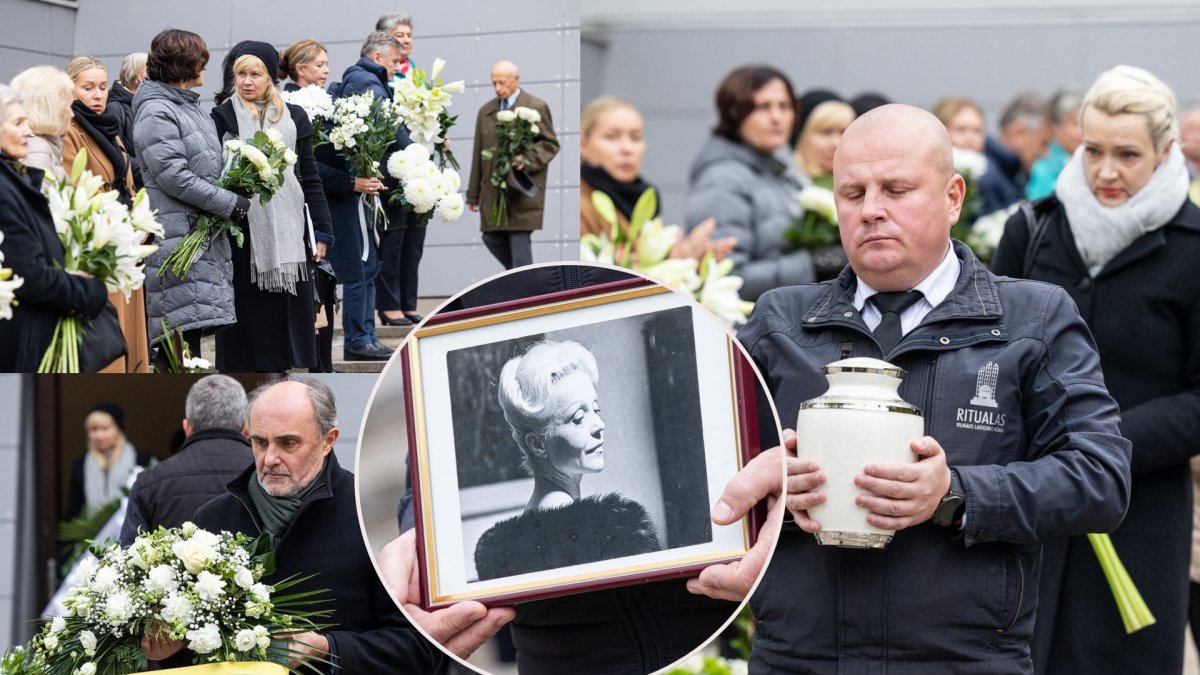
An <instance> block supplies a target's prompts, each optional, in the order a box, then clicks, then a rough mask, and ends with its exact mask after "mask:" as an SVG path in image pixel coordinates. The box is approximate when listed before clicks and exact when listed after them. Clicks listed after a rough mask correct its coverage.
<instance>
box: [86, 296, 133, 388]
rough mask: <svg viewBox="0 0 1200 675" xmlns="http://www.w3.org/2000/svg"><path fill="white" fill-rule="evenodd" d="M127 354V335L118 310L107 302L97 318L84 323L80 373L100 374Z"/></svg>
mask: <svg viewBox="0 0 1200 675" xmlns="http://www.w3.org/2000/svg"><path fill="white" fill-rule="evenodd" d="M127 353H128V350H127V349H126V347H125V335H124V334H123V333H122V332H121V322H120V320H118V319H117V308H116V307H114V306H113V304H112V303H111V302H106V303H104V309H103V310H101V311H100V314H98V315H97V316H96V318H94V319H88V320H85V321H84V322H83V339H82V340H80V341H79V372H81V373H95V372H98V371H99V370H100V369H101V368H103V367H105V366H107V365H108V364H110V363H112V362H113V361H116V360H117V359H119V358H121V357H122V356H125V355H126V354H127Z"/></svg>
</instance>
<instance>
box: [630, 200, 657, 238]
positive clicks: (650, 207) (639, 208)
mask: <svg viewBox="0 0 1200 675" xmlns="http://www.w3.org/2000/svg"><path fill="white" fill-rule="evenodd" d="M657 209H658V195H657V194H656V193H655V191H654V188H646V191H645V192H643V193H642V195H641V196H640V197H638V200H637V203H636V204H634V206H633V217H632V218H630V219H629V237H630V238H631V239H637V236H638V233H639V232H641V230H642V226H643V225H645V224H646V223H648V222H650V219H651V218H653V217H654V212H655V211H656V210H657Z"/></svg>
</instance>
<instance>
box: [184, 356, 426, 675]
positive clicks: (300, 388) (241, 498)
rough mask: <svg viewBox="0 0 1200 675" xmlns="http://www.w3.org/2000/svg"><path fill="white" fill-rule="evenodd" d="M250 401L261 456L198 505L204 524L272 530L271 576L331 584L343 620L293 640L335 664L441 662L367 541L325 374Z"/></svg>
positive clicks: (384, 667)
mask: <svg viewBox="0 0 1200 675" xmlns="http://www.w3.org/2000/svg"><path fill="white" fill-rule="evenodd" d="M248 410H249V414H248V416H247V417H248V422H249V430H250V444H251V448H252V449H253V451H254V464H252V465H251V466H249V467H248V468H247V469H246V470H245V471H244V472H243V473H242V474H241V475H239V476H238V477H237V478H235V479H234V480H233V481H232V482H230V483H229V484H228V485H227V486H226V489H227V490H228V493H227V494H225V495H222V496H221V497H218V498H216V499H214V500H212V501H211V502H209V503H208V504H206V505H204V506H203V507H201V508H200V510H199V511H197V512H196V517H195V523H196V525H197V526H199V527H201V528H204V529H207V530H210V531H213V532H218V531H221V530H228V531H231V532H244V533H246V534H247V535H250V536H252V537H254V536H258V535H259V534H260V533H262V532H266V533H268V535H269V536H270V538H271V543H272V545H273V546H274V548H275V559H276V564H277V569H276V572H275V574H274V575H273V576H272V577H271V578H270V579H267V580H266V583H270V582H271V581H276V580H279V579H285V578H287V577H289V576H292V575H308V574H316V576H315V577H314V578H312V579H310V580H308V581H306V582H304V583H303V584H300V585H299V586H296V587H295V588H294V589H293V590H294V591H296V592H303V591H307V590H317V589H328V590H327V591H326V592H324V593H322V597H324V598H328V599H329V602H328V603H326V604H325V605H324V606H325V607H327V608H331V609H332V610H333V614H332V616H331V617H330V619H329V621H330V622H331V623H333V624H334V626H333V627H332V628H330V629H329V630H326V631H323V632H321V633H312V632H310V633H303V634H301V635H297V636H293V637H292V645H291V646H292V647H293V648H294V649H297V650H300V651H301V652H305V653H308V654H311V655H316V656H318V657H320V658H325V659H327V660H329V661H331V662H333V663H334V664H335V666H334V667H333V669H332V670H331V671H327V672H331V673H345V674H347V675H348V674H350V673H402V672H404V673H429V672H433V671H434V670H435V669H436V668H437V667H438V666H439V664H440V662H441V659H442V655H441V652H440V651H438V649H437V648H436V647H435V646H433V644H432V643H430V642H428V641H427V640H426V639H425V638H424V637H422V636H421V635H420V634H419V633H417V631H416V630H415V629H414V628H413V627H412V626H411V625H410V624H409V623H408V621H407V620H406V619H405V618H404V615H403V614H401V613H400V610H399V608H397V607H396V604H395V603H394V602H392V599H391V598H390V597H389V596H388V593H387V591H386V590H385V589H384V587H383V584H382V583H381V582H380V581H379V577H378V576H377V575H376V574H375V568H374V567H373V566H372V564H371V558H370V556H369V554H368V553H367V548H366V545H365V544H364V543H363V538H362V533H361V532H360V530H359V526H358V510H357V507H356V505H355V499H354V474H352V473H350V472H349V471H346V470H344V469H342V468H341V467H340V466H338V462H337V459H336V457H335V456H334V455H333V454H332V452H331V451H332V450H333V445H334V443H335V442H336V441H337V438H338V435H339V430H338V428H337V426H336V425H337V408H336V405H335V402H334V398H333V392H332V391H331V390H330V389H329V387H328V386H327V385H325V384H324V383H322V382H320V381H318V380H312V379H307V378H304V379H301V378H297V379H295V380H284V381H280V382H275V383H273V384H269V385H264V386H263V387H260V388H259V389H257V390H255V391H254V392H253V393H252V394H251V395H250V401H249V408H248ZM326 652H327V653H328V656H322V654H324V653H326ZM326 668H328V667H326Z"/></svg>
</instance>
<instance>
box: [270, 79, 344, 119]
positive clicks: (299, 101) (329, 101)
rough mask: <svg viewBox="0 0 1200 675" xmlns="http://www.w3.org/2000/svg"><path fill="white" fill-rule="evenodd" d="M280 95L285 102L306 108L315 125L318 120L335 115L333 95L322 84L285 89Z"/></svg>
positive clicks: (305, 110)
mask: <svg viewBox="0 0 1200 675" xmlns="http://www.w3.org/2000/svg"><path fill="white" fill-rule="evenodd" d="M280 96H282V97H283V100H284V102H286V103H291V104H292V105H298V106H300V107H301V108H304V112H306V113H308V120H309V121H310V122H312V123H313V126H314V127H316V126H317V122H318V120H322V119H329V118H330V117H333V97H332V96H330V95H329V92H327V91H325V90H324V89H322V88H321V87H320V85H316V84H310V85H308V86H307V87H301V88H300V89H297V90H296V91H285V92H283V93H282V94H280Z"/></svg>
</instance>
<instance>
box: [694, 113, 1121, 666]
mask: <svg viewBox="0 0 1200 675" xmlns="http://www.w3.org/2000/svg"><path fill="white" fill-rule="evenodd" d="M834 192H835V194H836V199H837V207H838V220H839V224H840V228H841V234H842V242H843V244H844V245H845V247H846V252H847V255H848V256H849V259H850V267H848V268H847V269H845V270H843V272H842V274H841V275H840V276H839V277H838V278H836V279H833V280H830V281H826V282H823V283H820V284H810V285H805V286H795V287H790V288H782V289H778V290H775V291H770V292H768V293H766V294H764V295H763V296H762V297H761V298H760V299H759V301H758V304H757V307H756V308H755V311H754V314H753V316H752V317H751V319H750V321H749V323H748V324H747V325H746V327H745V328H744V329H743V330H742V331H741V333H740V334H739V338H740V339H741V341H742V343H743V344H744V345H745V347H746V348H747V349H748V350H749V351H750V354H751V355H752V356H753V357H754V359H755V361H756V362H757V364H758V366H759V368H760V369H761V370H762V372H763V374H764V375H765V377H766V379H767V381H768V382H769V383H770V389H771V394H772V395H773V397H774V400H775V404H776V406H777V407H778V410H779V415H780V417H781V419H784V420H788V419H795V418H796V413H797V410H798V408H799V405H800V403H801V402H802V401H805V400H807V399H811V398H813V397H815V396H817V395H819V394H821V393H822V392H823V391H825V389H826V387H827V384H826V379H825V377H824V376H823V374H822V370H821V369H822V367H823V366H824V365H825V364H828V363H830V362H833V361H837V360H840V359H844V358H847V357H852V356H859V357H871V358H876V359H878V358H883V359H886V360H888V361H890V362H891V363H893V364H895V365H897V366H899V367H901V368H903V369H904V370H905V371H906V372H907V375H906V376H905V378H904V383H903V385H902V388H901V394H902V395H903V397H904V398H905V400H907V401H908V402H910V403H912V404H914V405H916V406H918V407H919V408H920V409H921V410H922V411H924V420H925V433H926V434H927V435H926V436H923V437H920V438H916V439H913V440H912V442H911V449H912V450H913V452H914V453H915V455H916V456H917V458H918V459H917V461H915V462H912V463H906V464H868V465H867V466H865V467H864V468H863V470H862V473H861V474H859V475H857V476H855V477H854V478H853V481H854V484H855V485H856V486H858V487H859V488H860V490H861V494H859V495H858V496H857V497H856V498H855V503H856V504H857V505H858V506H860V507H862V508H863V509H864V510H865V511H866V512H867V521H868V522H870V523H871V524H872V525H874V526H876V527H880V528H883V529H887V530H894V531H896V533H895V536H894V538H893V539H892V541H891V543H890V544H889V545H888V547H887V549H886V550H884V551H880V550H870V549H867V550H862V549H840V548H835V547H832V546H821V545H818V544H817V543H816V541H815V540H814V538H813V537H812V536H810V535H809V534H806V533H814V532H817V531H819V530H820V529H821V524H820V523H819V522H816V521H814V520H812V519H810V518H809V517H808V512H807V509H808V508H810V507H812V506H814V505H816V504H819V503H821V502H823V501H824V500H825V493H824V492H822V491H821V485H822V484H824V483H825V482H826V475H825V474H824V473H822V471H821V467H819V466H817V465H816V463H815V462H813V461H811V460H808V459H796V458H792V459H790V460H789V466H788V474H789V475H788V479H787V480H788V485H787V493H788V497H787V506H788V510H789V511H790V513H791V514H792V515H793V517H794V518H795V522H794V523H793V524H791V525H785V527H784V531H783V533H782V534H781V535H780V539H779V543H778V545H777V547H776V549H775V554H774V557H773V558H772V560H771V564H770V566H769V567H768V569H767V571H766V573H765V576H764V577H763V580H762V582H761V583H760V585H759V587H758V590H757V592H756V593H755V594H754V596H753V597H752V599H751V607H752V609H753V612H754V616H755V619H756V620H757V628H758V630H757V632H756V633H755V636H754V644H753V651H752V657H751V670H752V671H756V672H766V671H772V672H775V671H788V672H798V671H802V672H813V673H833V672H839V673H843V672H849V673H858V672H883V671H884V670H886V671H887V672H888V673H940V672H967V671H969V672H972V673H1032V672H1033V664H1032V661H1031V660H1030V656H1029V640H1030V636H1031V634H1032V631H1033V623H1034V611H1035V609H1036V607H1037V588H1038V582H1037V576H1038V569H1039V559H1040V556H1041V542H1042V541H1043V540H1044V539H1047V538H1049V537H1052V536H1058V535H1063V534H1081V533H1086V532H1105V531H1111V530H1112V529H1114V528H1115V527H1116V526H1117V525H1118V524H1119V523H1120V522H1121V518H1122V516H1123V515H1124V512H1125V508H1126V506H1127V505H1128V502H1129V480H1130V479H1129V462H1130V445H1129V442H1128V441H1126V440H1125V439H1123V438H1122V437H1121V436H1120V432H1119V430H1118V423H1119V419H1120V417H1119V413H1118V410H1117V406H1116V403H1115V402H1114V401H1113V399H1112V397H1111V396H1109V394H1108V392H1107V390H1106V389H1105V387H1104V379H1103V376H1102V374H1101V372H1100V362H1099V357H1098V356H1097V354H1096V349H1095V345H1094V343H1093V341H1092V339H1091V335H1090V333H1089V332H1088V330H1087V327H1086V326H1085V325H1084V323H1083V321H1082V319H1081V318H1080V316H1079V312H1078V311H1077V309H1076V308H1075V305H1074V303H1072V302H1071V300H1070V298H1069V297H1068V296H1067V294H1066V293H1065V292H1064V291H1063V290H1062V289H1060V288H1057V287H1054V286H1049V285H1046V284H1038V283H1031V282H1027V281H1019V280H1014V279H1008V278H1003V277H996V276H994V275H992V274H991V273H989V272H988V271H987V270H986V269H985V268H984V267H983V265H982V264H981V263H980V262H979V261H978V260H977V259H976V258H975V256H974V255H973V254H972V253H971V252H970V250H969V249H968V248H967V247H965V246H963V245H962V244H960V243H957V242H954V243H952V242H951V241H950V239H949V232H950V226H951V224H952V223H954V222H955V221H956V220H957V219H958V214H959V210H960V208H961V205H962V199H963V192H964V183H963V179H962V177H960V176H958V175H956V174H954V170H953V164H952V159H951V152H950V140H949V137H948V136H947V134H946V131H945V129H944V128H943V127H942V126H941V125H940V124H939V123H938V122H937V120H936V119H935V118H934V117H933V116H932V115H930V114H929V113H927V112H925V111H922V110H920V109H918V108H913V107H910V106H899V105H889V106H884V107H881V108H877V109H875V110H873V111H870V112H868V113H867V114H865V115H863V116H862V117H860V118H858V119H857V120H856V121H855V122H854V123H853V124H852V125H851V126H850V127H849V128H848V129H847V130H846V134H845V135H844V136H843V137H842V140H841V144H840V145H839V146H838V151H837V155H836V159H835V163H834ZM897 298H901V299H906V300H909V301H910V306H909V307H907V308H899V307H896V306H895V305H894V304H893V303H892V301H893V300H894V299H897ZM981 375H983V376H986V377H981ZM981 383H982V384H981ZM986 385H991V386H986ZM761 426H763V427H764V431H768V432H769V429H767V428H766V425H761ZM795 439H796V437H795V434H794V433H791V432H790V431H789V432H787V433H785V443H784V445H785V447H786V448H787V449H788V450H792V449H794V448H795V443H796V440H795ZM943 448H944V449H943ZM805 450H806V449H804V448H801V449H800V452H801V455H803V454H804V451H805ZM739 478H740V479H744V478H745V477H744V476H740V477H739ZM758 478H759V479H760V480H758V481H757V483H758V487H759V488H760V492H766V491H769V490H772V489H773V490H775V491H779V488H780V485H779V484H778V479H777V478H775V479H773V480H772V479H771V477H770V476H769V475H767V474H759V476H758ZM744 482H745V481H744V480H738V479H735V481H734V482H733V483H731V489H729V490H727V491H726V494H725V495H723V496H722V498H721V500H720V502H719V503H718V505H717V507H715V508H714V509H713V511H714V515H721V516H724V517H722V518H720V519H719V520H720V521H726V520H728V519H729V516H730V515H731V514H732V515H734V516H736V513H737V511H739V510H742V507H743V506H744V502H745V501H746V498H745V496H744V495H742V496H739V494H738V493H739V491H740V489H741V488H744V487H745V485H744V484H743V483H744ZM772 482H774V484H773V485H772ZM735 484H736V485H735ZM732 488H738V489H736V490H735V489H732ZM727 585H729V580H728V579H723V578H720V576H719V575H705V574H702V575H701V578H700V579H699V581H698V582H695V583H694V584H693V588H694V590H696V591H699V592H706V593H710V594H711V593H717V592H719V591H721V590H722V589H723V587H724V586H727Z"/></svg>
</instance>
